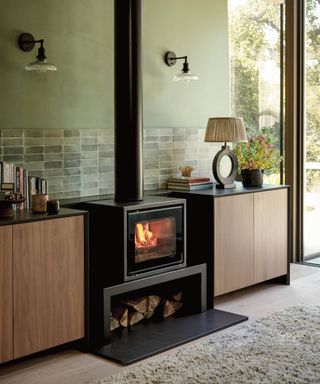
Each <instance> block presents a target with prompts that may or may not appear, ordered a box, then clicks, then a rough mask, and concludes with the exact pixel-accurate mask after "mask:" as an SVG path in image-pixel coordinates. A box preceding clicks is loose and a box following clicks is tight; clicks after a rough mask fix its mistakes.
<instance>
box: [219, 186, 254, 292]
mask: <svg viewBox="0 0 320 384" xmlns="http://www.w3.org/2000/svg"><path fill="white" fill-rule="evenodd" d="M214 209H215V212H214V294H215V296H218V295H222V294H223V293H227V292H231V291H234V290H236V289H240V288H243V287H246V286H248V285H251V284H253V194H252V193H250V194H245V195H236V196H227V197H220V198H216V199H215V200H214Z"/></svg>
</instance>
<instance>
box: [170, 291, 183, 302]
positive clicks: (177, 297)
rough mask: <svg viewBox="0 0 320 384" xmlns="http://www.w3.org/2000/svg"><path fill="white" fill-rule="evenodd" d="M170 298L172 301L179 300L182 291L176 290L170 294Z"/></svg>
mask: <svg viewBox="0 0 320 384" xmlns="http://www.w3.org/2000/svg"><path fill="white" fill-rule="evenodd" d="M172 298H173V300H174V301H181V299H182V292H177V293H174V294H173V295H172Z"/></svg>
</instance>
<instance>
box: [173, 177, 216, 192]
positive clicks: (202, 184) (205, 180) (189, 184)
mask: <svg viewBox="0 0 320 384" xmlns="http://www.w3.org/2000/svg"><path fill="white" fill-rule="evenodd" d="M212 186H213V182H212V181H211V180H210V178H209V177H202V176H190V177H184V176H180V177H179V176H177V177H169V179H168V180H167V187H168V189H174V190H179V191H193V190H196V189H207V188H212Z"/></svg>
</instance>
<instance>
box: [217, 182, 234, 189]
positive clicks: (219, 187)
mask: <svg viewBox="0 0 320 384" xmlns="http://www.w3.org/2000/svg"><path fill="white" fill-rule="evenodd" d="M216 188H217V189H232V188H236V183H229V184H218V183H217V184H216Z"/></svg>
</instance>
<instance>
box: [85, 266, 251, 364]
mask: <svg viewBox="0 0 320 384" xmlns="http://www.w3.org/2000/svg"><path fill="white" fill-rule="evenodd" d="M170 286H171V287H174V290H175V289H176V287H180V288H181V291H182V292H183V297H185V298H186V299H187V302H185V303H184V305H183V308H184V309H183V310H182V311H181V312H182V315H177V316H171V317H169V318H166V319H163V320H162V321H158V322H157V321H156V322H154V321H149V322H147V323H143V324H141V323H139V324H136V325H134V326H132V327H130V328H127V329H123V330H122V331H121V332H120V333H118V332H115V331H113V332H111V331H110V321H109V316H110V311H111V305H112V301H113V300H114V299H116V298H117V297H122V295H125V294H127V293H130V292H141V290H143V289H147V290H148V289H151V290H150V293H151V292H153V290H159V289H160V290H161V289H163V288H165V289H166V288H167V289H170ZM206 290H207V283H206V265H205V264H199V265H196V266H192V267H187V268H183V269H178V270H176V271H170V272H166V273H161V274H159V275H157V276H149V277H146V278H143V279H139V280H136V281H131V282H127V283H123V284H119V285H116V286H112V287H107V288H105V289H104V293H103V295H104V306H103V307H104V309H103V312H104V339H105V342H106V344H105V345H103V346H101V345H100V346H99V347H97V348H94V349H93V351H92V352H93V353H94V354H96V355H98V356H100V357H104V358H106V359H108V360H112V361H115V362H117V363H120V364H122V365H128V364H132V363H135V362H137V361H139V360H142V359H145V358H147V357H150V356H153V355H155V354H157V353H160V352H164V351H166V350H168V349H170V348H173V347H177V346H179V345H181V344H184V343H186V342H189V341H191V340H195V339H197V338H199V337H203V336H206V335H208V334H210V333H213V332H217V331H220V330H222V329H224V328H227V327H230V326H232V325H235V324H238V323H240V322H242V321H246V320H248V317H246V316H241V315H237V314H234V313H229V312H224V311H220V310H216V309H210V310H207V302H206V298H207V292H206Z"/></svg>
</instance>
